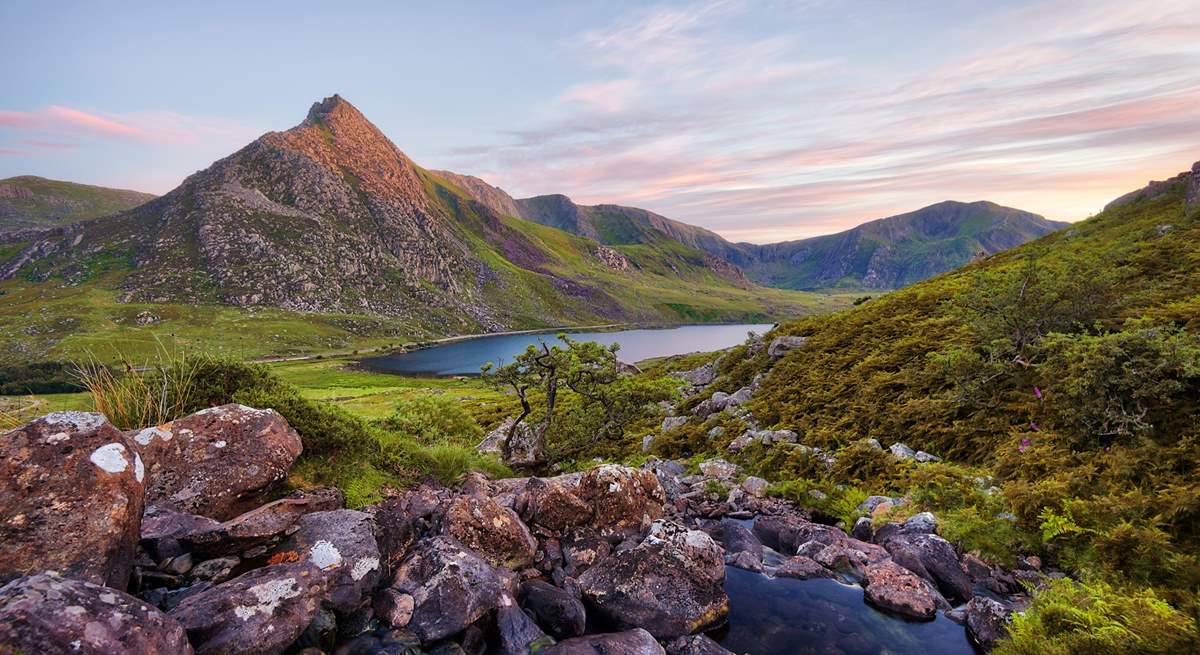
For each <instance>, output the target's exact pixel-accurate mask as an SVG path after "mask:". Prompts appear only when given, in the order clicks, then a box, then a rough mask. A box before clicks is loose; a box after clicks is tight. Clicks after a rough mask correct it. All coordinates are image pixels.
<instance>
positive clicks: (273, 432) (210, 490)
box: [133, 405, 303, 520]
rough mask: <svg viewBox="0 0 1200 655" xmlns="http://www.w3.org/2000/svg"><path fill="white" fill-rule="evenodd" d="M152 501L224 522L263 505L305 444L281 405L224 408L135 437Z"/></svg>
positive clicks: (148, 495) (151, 502)
mask: <svg viewBox="0 0 1200 655" xmlns="http://www.w3.org/2000/svg"><path fill="white" fill-rule="evenodd" d="M133 440H134V442H136V443H137V445H138V447H139V449H140V450H141V452H142V455H143V457H144V458H145V460H146V462H147V472H148V475H149V480H148V484H147V487H146V500H147V503H148V504H157V505H162V506H167V507H172V508H174V509H177V510H179V511H183V512H188V513H191V514H199V515H201V516H208V517H210V518H215V519H218V520H225V519H230V518H233V517H235V516H237V515H238V514H241V513H242V512H244V511H246V510H249V509H252V508H254V507H257V506H258V505H260V504H262V501H263V500H264V498H265V496H266V494H267V493H268V492H269V491H270V490H271V489H272V488H273V487H274V486H275V485H276V484H278V483H279V482H280V481H282V480H283V479H284V478H285V477H287V473H288V471H289V470H290V469H291V467H292V464H293V463H294V462H295V461H296V458H297V457H299V456H300V452H301V450H302V449H303V448H302V446H301V443H300V436H299V435H298V434H296V431H295V430H293V429H292V428H291V426H289V425H288V424H287V421H285V420H284V419H283V417H282V416H280V415H279V414H278V413H277V412H276V411H275V410H271V409H254V408H251V407H246V406H244V405H222V406H221V407H213V408H211V409H206V410H202V411H199V412H196V413H195V414H192V415H191V416H187V417H184V418H181V419H179V420H177V421H174V422H173V423H170V424H167V425H164V426H161V427H153V428H147V429H145V430H141V431H138V432H136V433H134V434H133Z"/></svg>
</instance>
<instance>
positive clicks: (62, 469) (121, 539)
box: [0, 412, 145, 589]
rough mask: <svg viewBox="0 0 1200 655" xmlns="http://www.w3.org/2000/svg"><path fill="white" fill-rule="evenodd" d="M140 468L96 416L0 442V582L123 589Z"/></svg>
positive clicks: (41, 422)
mask: <svg viewBox="0 0 1200 655" xmlns="http://www.w3.org/2000/svg"><path fill="white" fill-rule="evenodd" d="M144 481H145V466H144V464H143V462H142V459H141V457H140V456H139V455H138V453H137V451H136V450H135V449H134V447H133V442H131V441H130V440H128V439H127V438H126V437H125V435H123V434H121V432H119V431H118V430H116V429H115V428H114V427H113V426H112V425H111V424H110V423H109V422H108V420H107V419H105V418H104V417H103V416H102V415H100V414H91V413H84V412H59V413H54V414H48V415H46V416H44V417H42V418H40V419H38V420H36V421H33V422H32V423H29V424H28V425H25V426H24V427H20V428H17V429H15V430H12V431H10V432H7V433H5V434H4V435H3V436H2V437H0V580H3V579H7V578H11V577H14V576H20V575H26V574H32V573H39V572H41V571H45V570H55V571H58V572H60V573H62V574H64V575H66V576H68V577H72V578H77V579H79V580H84V581H87V582H94V583H96V584H104V585H109V586H112V587H114V588H118V589H124V588H125V586H126V584H127V583H128V581H129V574H130V572H131V570H132V565H133V556H134V547H135V546H136V545H137V541H138V535H139V534H140V528H141V520H142V506H143V496H144V489H143V484H144Z"/></svg>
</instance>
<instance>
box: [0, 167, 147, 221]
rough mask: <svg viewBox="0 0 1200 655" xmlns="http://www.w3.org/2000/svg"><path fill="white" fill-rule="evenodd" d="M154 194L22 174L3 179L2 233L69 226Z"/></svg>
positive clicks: (0, 193)
mask: <svg viewBox="0 0 1200 655" xmlns="http://www.w3.org/2000/svg"><path fill="white" fill-rule="evenodd" d="M153 199H154V195H152V194H149V193H141V192H138V191H127V190H124V189H109V188H107V187H100V186H91V185H88V184H76V183H74V182H62V181H59V180H47V179H46V178H43V177H36V176H33V175H22V176H19V177H10V178H8V179H4V180H0V232H3V231H5V230H17V229H26V228H40V227H50V226H57V225H69V224H71V223H75V222H78V221H86V220H88V219H90V218H97V217H100V216H107V215H108V214H115V213H117V212H120V211H125V210H126V209H132V208H133V207H136V206H138V205H140V204H142V203H144V202H148V201H150V200H153Z"/></svg>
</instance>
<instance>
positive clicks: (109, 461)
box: [88, 443, 129, 473]
mask: <svg viewBox="0 0 1200 655" xmlns="http://www.w3.org/2000/svg"><path fill="white" fill-rule="evenodd" d="M88 459H91V460H92V463H93V464H95V465H96V466H99V467H100V468H101V469H102V470H103V471H105V472H106V473H121V472H122V471H124V470H125V469H127V468H129V460H128V459H126V458H125V446H122V445H121V444H119V443H106V444H104V445H103V446H100V447H99V448H97V449H96V450H95V452H93V453H92V456H91V457H90V458H88Z"/></svg>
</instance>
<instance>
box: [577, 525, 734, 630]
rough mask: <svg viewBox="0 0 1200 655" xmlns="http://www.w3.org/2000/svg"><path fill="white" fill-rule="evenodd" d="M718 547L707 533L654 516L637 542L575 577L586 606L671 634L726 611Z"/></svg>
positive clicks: (611, 618) (609, 616)
mask: <svg viewBox="0 0 1200 655" xmlns="http://www.w3.org/2000/svg"><path fill="white" fill-rule="evenodd" d="M724 583H725V565H724V561H723V560H722V552H721V547H720V546H718V545H717V544H716V542H714V541H713V540H712V538H711V537H709V536H708V535H707V534H705V533H703V532H701V531H699V530H688V529H686V528H684V527H683V526H681V525H679V524H677V523H670V522H665V521H657V522H655V523H654V525H653V526H651V528H650V532H649V534H648V535H647V536H646V538H645V539H644V540H642V542H641V543H640V544H638V545H637V546H635V547H633V548H630V549H628V550H625V551H622V552H618V553H615V554H613V555H611V556H609V557H607V558H605V559H603V560H601V561H600V562H599V563H597V564H596V565H595V566H593V567H592V568H590V569H588V570H587V571H585V572H584V573H583V575H581V576H580V577H579V585H580V588H581V589H582V590H583V595H584V597H585V598H586V599H587V601H588V603H589V604H590V606H592V607H595V608H596V610H597V611H598V612H600V614H601V615H603V616H604V617H605V618H607V619H608V620H609V621H612V622H613V623H614V624H615V625H618V626H621V627H624V628H633V627H641V628H645V629H646V630H648V631H649V632H650V633H651V634H653V635H654V636H655V637H658V638H661V639H669V638H672V637H679V636H682V635H688V634H692V633H694V632H698V631H700V630H702V629H704V628H706V627H709V626H712V625H715V624H717V623H719V622H720V621H721V620H723V619H724V618H725V615H726V614H727V613H728V612H729V597H728V596H727V595H726V594H725V588H724Z"/></svg>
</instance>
